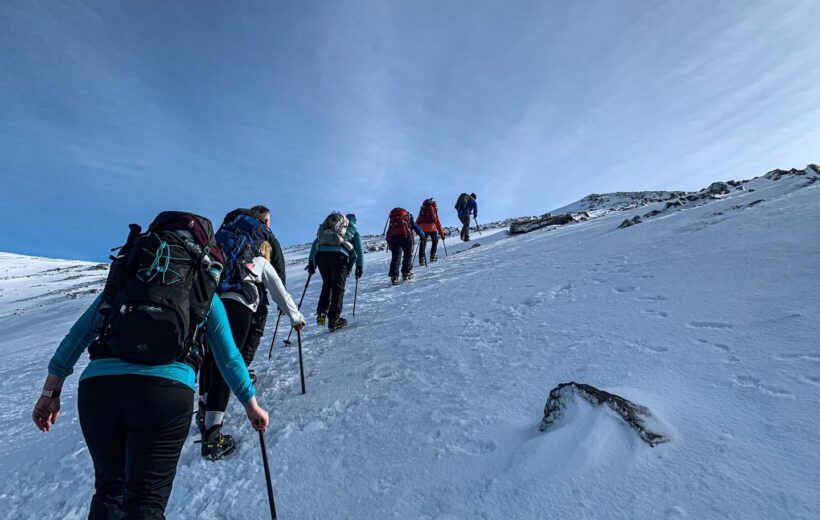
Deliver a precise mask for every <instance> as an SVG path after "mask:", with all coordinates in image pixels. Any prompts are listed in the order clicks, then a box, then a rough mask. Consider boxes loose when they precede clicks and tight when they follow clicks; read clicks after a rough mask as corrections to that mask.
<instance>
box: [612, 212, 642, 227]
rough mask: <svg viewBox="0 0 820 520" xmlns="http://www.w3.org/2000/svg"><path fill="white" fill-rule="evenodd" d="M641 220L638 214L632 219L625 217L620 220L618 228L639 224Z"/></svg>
mask: <svg viewBox="0 0 820 520" xmlns="http://www.w3.org/2000/svg"><path fill="white" fill-rule="evenodd" d="M641 222H643V220H642V219H641V217H640V215H635V216H634V217H632V219H626V220H624V221H623V222H621V225H620V226H618V229H623V228H628V227H629V226H634V225H635V224H640V223H641Z"/></svg>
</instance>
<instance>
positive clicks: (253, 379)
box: [248, 367, 258, 388]
mask: <svg viewBox="0 0 820 520" xmlns="http://www.w3.org/2000/svg"><path fill="white" fill-rule="evenodd" d="M248 375H249V376H250V378H251V384H252V385H253V386H254V388H256V382H257V381H258V379H257V377H256V372H255V371H254V369H252V368H251V367H248Z"/></svg>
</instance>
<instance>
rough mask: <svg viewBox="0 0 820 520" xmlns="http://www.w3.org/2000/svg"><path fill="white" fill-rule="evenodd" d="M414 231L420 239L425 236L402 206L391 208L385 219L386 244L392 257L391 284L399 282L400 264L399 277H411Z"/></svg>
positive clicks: (408, 278)
mask: <svg viewBox="0 0 820 520" xmlns="http://www.w3.org/2000/svg"><path fill="white" fill-rule="evenodd" d="M413 232H415V233H416V234H417V235H418V236H419V237H420V238H421V239H422V240H423V239H424V237H425V234H424V231H422V230H421V228H420V227H418V225H416V221H415V220H413V215H411V214H410V213H408V212H407V210H406V209H404V208H393V211H391V212H390V217H389V219H388V221H387V236H386V237H385V238H386V239H387V246H388V247H389V248H390V253H391V255H392V258H391V260H390V273H389V275H390V282H391V283H392V284H393V285H398V283H399V266H401V277H402V279H404V280H410V279H411V278H413V272H412V271H413V242H414V240H415V238H414V237H413Z"/></svg>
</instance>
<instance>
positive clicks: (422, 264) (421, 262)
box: [419, 258, 427, 267]
mask: <svg viewBox="0 0 820 520" xmlns="http://www.w3.org/2000/svg"><path fill="white" fill-rule="evenodd" d="M426 263H427V260H426V259H425V258H419V267H423V266H424V264H426Z"/></svg>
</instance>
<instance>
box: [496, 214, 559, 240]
mask: <svg viewBox="0 0 820 520" xmlns="http://www.w3.org/2000/svg"><path fill="white" fill-rule="evenodd" d="M573 222H575V218H574V217H573V216H572V215H571V214H569V213H566V214H563V215H555V216H552V215H550V214H549V213H547V214H545V215H543V216H541V217H540V218H536V219H533V220H528V221H524V222H514V223H513V224H512V225H510V234H511V235H521V234H523V233H529V232H530V231H535V230H536V229H541V228H544V227H547V226H563V225H565V224H571V223H573Z"/></svg>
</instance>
